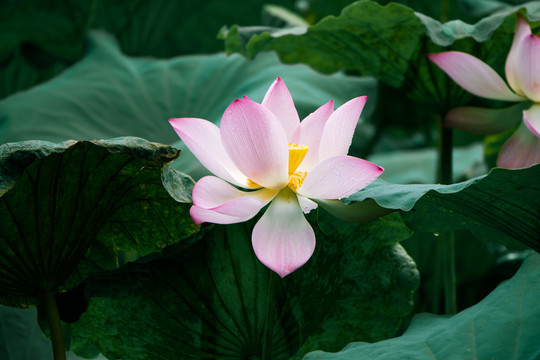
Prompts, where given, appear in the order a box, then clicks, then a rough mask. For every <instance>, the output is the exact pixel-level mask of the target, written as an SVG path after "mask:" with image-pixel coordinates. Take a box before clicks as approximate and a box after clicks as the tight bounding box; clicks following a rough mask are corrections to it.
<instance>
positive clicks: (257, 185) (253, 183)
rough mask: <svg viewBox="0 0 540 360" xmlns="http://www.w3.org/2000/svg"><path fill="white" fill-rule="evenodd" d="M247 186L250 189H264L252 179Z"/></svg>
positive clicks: (248, 180)
mask: <svg viewBox="0 0 540 360" xmlns="http://www.w3.org/2000/svg"><path fill="white" fill-rule="evenodd" d="M247 186H248V187H250V188H260V187H262V186H261V185H259V184H257V183H256V182H255V181H253V180H251V179H247Z"/></svg>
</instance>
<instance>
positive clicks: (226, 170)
mask: <svg viewBox="0 0 540 360" xmlns="http://www.w3.org/2000/svg"><path fill="white" fill-rule="evenodd" d="M366 99H367V98H366V97H365V96H363V97H357V98H354V99H352V100H350V101H349V102H347V103H346V104H344V105H343V106H341V107H340V108H339V109H337V110H336V111H334V103H333V101H330V102H328V103H327V104H325V105H323V106H321V107H320V108H319V109H317V110H316V111H315V112H314V113H312V114H310V115H309V116H308V117H306V118H305V119H304V120H303V121H302V122H300V119H299V117H298V113H297V111H296V108H295V106H294V103H293V100H292V98H291V95H290V93H289V90H288V89H287V87H286V86H285V83H284V82H283V81H282V80H281V79H280V78H277V80H276V81H275V82H274V83H273V84H272V86H271V87H270V88H269V89H268V92H267V93H266V95H265V97H264V100H263V101H262V104H258V103H256V102H253V101H251V100H249V99H248V98H247V97H244V99H237V100H235V101H233V102H232V103H231V105H229V107H228V108H227V110H225V113H224V114H223V117H222V119H221V129H220V128H218V127H217V126H216V125H214V124H212V123H211V122H209V121H207V120H203V119H194V118H179V119H171V120H169V121H170V123H171V125H172V126H173V128H174V129H175V131H176V132H177V134H178V135H179V136H180V138H181V139H182V141H183V142H184V143H185V144H186V146H187V147H188V148H189V149H190V150H191V152H193V154H194V155H195V156H196V157H197V158H198V159H199V160H200V161H201V163H202V164H203V165H204V166H205V167H206V168H207V169H208V170H210V171H211V172H212V173H213V174H215V175H216V176H217V177H216V176H206V177H204V178H202V179H200V180H199V181H198V182H197V183H196V184H195V187H194V189H193V204H194V205H193V206H192V207H191V211H190V213H191V217H192V218H193V221H194V222H195V223H196V224H201V223H203V222H211V223H217V224H232V223H238V222H243V221H247V220H249V219H251V218H253V217H254V216H255V215H256V214H257V213H258V212H259V211H260V210H261V209H262V208H263V207H264V206H266V205H267V204H268V203H270V206H269V207H268V209H267V210H266V212H265V213H264V214H263V216H262V217H261V218H260V220H259V221H258V222H257V224H256V225H255V227H254V229H253V234H252V244H253V249H254V250H255V254H256V255H257V257H258V258H259V260H260V261H261V262H262V263H263V264H264V265H266V266H267V267H269V268H270V269H272V270H274V271H275V272H276V273H278V274H279V275H280V276H281V277H284V276H286V275H288V274H290V273H291V272H293V271H294V270H296V269H297V268H299V267H300V266H302V265H303V264H304V263H305V262H306V261H308V260H309V258H310V257H311V255H312V253H313V250H314V249H315V234H314V232H313V229H312V228H311V226H310V224H309V223H308V222H307V220H306V219H305V218H304V212H305V213H307V212H309V211H310V210H312V209H314V208H316V207H317V203H316V202H315V201H318V202H319V203H322V204H323V205H324V206H325V208H327V209H328V208H330V209H331V208H332V206H333V204H335V206H336V207H337V212H343V208H344V207H346V206H344V205H343V204H342V203H341V202H339V201H335V203H334V202H332V201H330V200H329V199H341V198H344V197H347V196H349V195H351V194H353V193H355V192H357V191H358V190H360V189H362V188H363V187H365V186H366V185H368V184H369V183H370V182H372V181H373V180H374V179H375V178H377V177H378V176H379V175H380V174H381V173H382V171H383V169H382V168H381V167H379V166H377V165H375V164H372V163H370V162H368V161H365V160H362V159H358V158H355V157H351V156H348V155H347V152H348V150H349V146H350V145H351V141H352V137H353V133H354V129H355V127H356V124H357V122H358V118H359V116H360V113H361V112H362V109H363V107H364V104H365V102H366ZM240 189H244V190H247V191H243V190H240ZM338 203H339V204H338ZM351 208H352V207H351Z"/></svg>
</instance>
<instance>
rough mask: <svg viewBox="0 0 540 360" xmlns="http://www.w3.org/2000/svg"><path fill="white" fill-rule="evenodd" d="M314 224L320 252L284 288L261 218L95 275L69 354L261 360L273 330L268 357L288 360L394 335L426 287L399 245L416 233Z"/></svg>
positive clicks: (392, 220)
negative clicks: (259, 234) (266, 252)
mask: <svg viewBox="0 0 540 360" xmlns="http://www.w3.org/2000/svg"><path fill="white" fill-rule="evenodd" d="M311 220H313V221H312V225H313V227H314V229H315V231H316V236H317V248H316V250H315V254H314V255H313V257H312V258H311V259H310V260H309V262H308V263H307V264H306V265H304V266H303V267H301V268H300V269H298V270H297V271H295V272H294V273H292V274H291V275H289V276H287V277H286V278H285V279H283V280H282V279H280V278H279V277H278V276H277V275H276V274H274V273H273V272H271V271H270V270H268V269H267V268H265V267H264V266H263V265H262V264H261V263H260V262H259V261H258V260H257V258H256V257H255V255H254V252H253V249H252V246H251V241H250V238H251V235H250V234H251V230H252V228H253V225H254V221H250V222H248V223H247V224H236V225H227V226H219V225H213V226H209V227H208V228H206V229H205V230H202V231H200V232H198V233H196V234H195V235H194V236H193V238H192V239H191V240H192V241H193V242H194V244H193V245H192V246H191V247H189V248H187V249H186V247H185V246H183V245H182V244H178V245H173V246H170V247H169V248H166V249H165V250H164V251H163V252H162V254H161V255H160V256H152V257H149V258H146V259H141V260H140V261H137V262H135V263H130V264H129V265H128V266H126V267H125V268H123V269H120V270H117V271H113V272H109V273H104V274H101V275H98V276H95V277H92V278H91V279H89V280H88V281H87V282H85V285H86V292H87V295H89V296H90V307H89V309H88V311H87V312H86V313H85V314H84V315H83V316H82V318H81V320H80V321H79V322H78V323H76V324H73V325H72V328H71V332H72V336H73V338H72V344H73V346H72V350H74V351H75V352H76V353H79V354H81V355H85V356H91V355H94V353H95V351H96V350H99V351H101V352H102V353H103V354H105V355H106V356H107V357H109V358H123V359H144V358H153V357H159V358H162V359H178V358H180V357H182V356H192V357H197V358H202V359H232V358H234V359H238V358H260V357H261V354H262V351H263V341H264V339H265V327H266V326H269V327H270V329H271V330H270V331H271V333H270V337H269V339H270V340H271V353H272V358H273V359H288V358H290V357H291V356H293V355H294V354H295V353H296V356H295V358H300V357H301V356H302V354H304V353H305V352H307V351H309V350H312V349H318V348H325V349H334V350H339V349H340V348H341V347H342V346H344V345H345V344H346V343H347V342H349V341H352V340H355V339H364V340H366V341H376V340H380V339H383V338H386V337H388V336H390V335H391V334H392V333H393V332H394V331H395V329H396V327H397V326H398V324H399V322H400V319H401V317H403V316H404V314H407V313H408V312H409V311H410V310H411V307H412V303H411V299H412V291H413V290H414V289H415V288H416V287H417V286H418V273H417V271H416V268H415V265H414V263H413V262H412V260H411V259H410V258H409V257H408V256H407V255H406V253H405V252H404V251H403V249H402V248H401V246H400V245H399V244H398V243H397V242H398V241H400V240H402V239H405V238H406V237H408V236H409V235H410V232H409V231H408V230H407V228H406V227H404V226H403V223H402V222H401V221H400V219H399V217H396V216H390V217H386V218H383V219H381V220H379V221H376V222H373V223H370V224H364V225H355V224H350V223H344V222H341V221H339V220H335V219H333V218H331V217H329V215H327V214H325V213H323V212H320V213H319V217H318V224H319V225H320V227H319V225H317V222H315V221H317V217H316V216H311ZM269 282H271V283H272V284H273V285H271V286H272V287H273V288H272V290H270V291H271V292H270V293H269V292H268V291H269V290H268V285H269ZM269 299H270V300H269ZM269 301H270V303H269ZM269 307H270V310H268V309H269ZM266 324H268V325H266ZM141 329H144V331H140V330H141Z"/></svg>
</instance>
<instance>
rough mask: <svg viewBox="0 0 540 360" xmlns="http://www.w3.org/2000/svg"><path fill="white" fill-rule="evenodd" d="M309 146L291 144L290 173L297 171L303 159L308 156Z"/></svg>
mask: <svg viewBox="0 0 540 360" xmlns="http://www.w3.org/2000/svg"><path fill="white" fill-rule="evenodd" d="M308 150H309V147H307V146H304V145H298V144H289V174H292V173H294V172H295V171H296V169H297V168H298V166H299V165H300V163H301V162H302V160H304V158H305V157H306V154H307V152H308Z"/></svg>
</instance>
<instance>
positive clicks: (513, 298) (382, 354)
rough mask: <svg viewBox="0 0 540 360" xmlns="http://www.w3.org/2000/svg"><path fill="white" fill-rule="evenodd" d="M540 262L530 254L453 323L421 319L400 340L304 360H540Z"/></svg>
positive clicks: (449, 319)
mask: <svg viewBox="0 0 540 360" xmlns="http://www.w3.org/2000/svg"><path fill="white" fill-rule="evenodd" d="M539 283H540V256H539V255H538V254H536V253H531V255H530V256H529V258H528V259H527V260H526V262H525V264H524V265H523V266H522V268H521V269H520V270H519V272H518V273H517V274H516V275H515V276H514V277H513V278H512V279H511V280H509V281H508V282H506V283H503V284H501V285H499V287H497V289H495V291H493V292H492V293H491V294H489V295H488V296H487V297H486V298H485V299H484V300H482V301H481V302H480V303H479V304H477V305H475V306H472V307H471V308H469V309H466V310H464V311H462V312H460V313H459V314H457V315H454V316H452V317H442V316H435V315H430V314H422V315H417V316H416V317H415V318H413V320H412V323H411V325H410V327H409V329H408V330H407V331H406V332H405V334H403V335H402V336H401V337H398V338H394V339H390V340H386V341H382V342H379V343H375V344H367V343H353V344H349V346H347V347H346V348H345V349H343V350H342V351H340V352H339V353H336V354H330V353H323V352H321V351H317V352H313V353H311V354H308V355H307V356H306V360H314V359H321V360H356V359H373V358H377V359H381V360H386V359H395V358H396V354H399V358H402V359H453V358H455V359H469V358H473V359H515V360H517V359H536V358H538V357H539V356H540V350H539V349H538V322H539V321H540V303H539V302H538V298H539V297H540V287H539V286H538V284H539Z"/></svg>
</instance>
